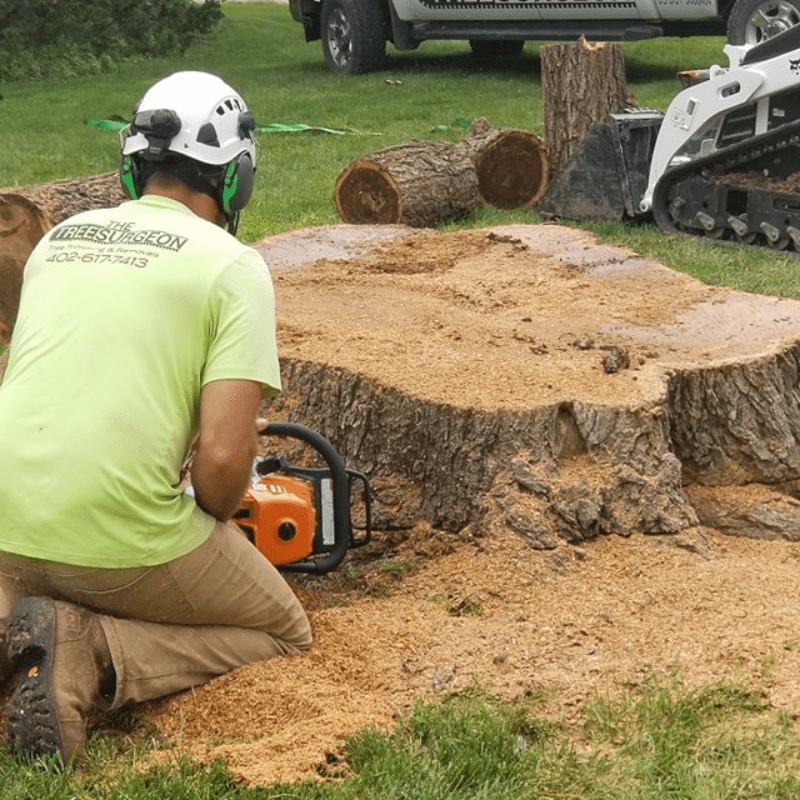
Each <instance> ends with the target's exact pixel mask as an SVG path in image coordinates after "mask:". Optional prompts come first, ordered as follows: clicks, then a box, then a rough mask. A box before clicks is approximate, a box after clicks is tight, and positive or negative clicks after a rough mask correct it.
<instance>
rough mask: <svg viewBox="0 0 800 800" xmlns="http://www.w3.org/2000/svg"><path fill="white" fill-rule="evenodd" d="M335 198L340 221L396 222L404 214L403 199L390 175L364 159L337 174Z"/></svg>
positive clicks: (364, 222) (362, 222)
mask: <svg viewBox="0 0 800 800" xmlns="http://www.w3.org/2000/svg"><path fill="white" fill-rule="evenodd" d="M334 200H335V202H336V210H337V211H338V212H339V216H340V217H341V219H342V222H347V223H350V224H352V225H395V224H398V223H399V222H400V220H401V218H402V216H403V201H402V198H401V195H400V191H399V189H398V187H397V184H396V183H395V181H394V179H393V178H392V176H391V175H390V174H389V173H388V172H387V171H386V170H385V169H384V168H383V167H381V166H380V165H378V164H375V163H374V162H372V161H368V160H364V159H362V160H360V161H355V162H353V163H352V164H350V165H349V166H348V167H347V168H346V169H345V170H344V171H343V172H342V173H341V175H339V178H338V180H337V181H336V188H335V190H334Z"/></svg>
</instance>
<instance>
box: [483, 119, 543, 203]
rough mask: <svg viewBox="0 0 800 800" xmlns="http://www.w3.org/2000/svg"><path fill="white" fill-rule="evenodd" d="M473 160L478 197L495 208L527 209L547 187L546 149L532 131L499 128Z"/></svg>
mask: <svg viewBox="0 0 800 800" xmlns="http://www.w3.org/2000/svg"><path fill="white" fill-rule="evenodd" d="M473 161H474V163H475V170H476V172H477V174H478V188H479V190H480V193H481V197H483V199H484V200H485V201H486V202H487V203H489V204H490V205H493V206H495V207H496V208H530V207H531V206H533V205H534V204H535V203H536V202H537V201H538V200H539V198H540V197H541V196H542V194H543V193H544V190H545V188H546V186H547V151H546V149H545V147H544V144H543V142H542V141H541V139H539V137H538V136H536V135H535V134H533V133H529V132H527V131H516V130H507V131H503V132H502V133H501V134H500V135H498V136H496V137H495V138H493V139H492V140H491V142H490V143H488V144H487V145H486V146H485V147H484V148H483V149H482V150H480V151H479V152H478V153H477V154H476V155H475V157H474V159H473Z"/></svg>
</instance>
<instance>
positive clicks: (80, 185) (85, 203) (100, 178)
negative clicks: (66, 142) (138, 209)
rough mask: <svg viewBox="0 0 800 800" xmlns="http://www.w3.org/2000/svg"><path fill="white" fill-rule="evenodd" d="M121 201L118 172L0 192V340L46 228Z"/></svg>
mask: <svg viewBox="0 0 800 800" xmlns="http://www.w3.org/2000/svg"><path fill="white" fill-rule="evenodd" d="M125 199H126V198H125V196H124V194H123V191H122V187H121V186H120V182H119V174H118V173H117V172H108V173H105V174H103V175H92V176H90V177H87V178H71V179H70V180H65V181H57V182H55V183H45V184H41V185H39V186H23V187H15V188H14V189H7V190H0V341H3V342H8V340H9V339H10V337H11V329H12V328H13V326H14V321H15V319H16V317H17V309H18V307H19V294H20V289H21V286H22V270H23V268H24V266H25V262H26V261H27V260H28V256H29V255H30V253H31V251H32V250H33V248H34V247H35V246H36V243H37V242H38V241H39V239H40V238H41V237H42V236H43V235H44V234H45V232H46V231H48V230H49V229H50V228H51V227H52V226H53V225H57V224H58V223H59V222H61V221H63V220H65V219H66V218H67V217H71V216H72V215H73V214H77V213H78V212H79V211H88V210H90V209H93V208H108V207H113V206H117V205H119V204H120V203H121V202H123V200H125ZM0 380H2V371H1V370H0Z"/></svg>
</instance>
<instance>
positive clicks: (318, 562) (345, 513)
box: [259, 422, 350, 575]
mask: <svg viewBox="0 0 800 800" xmlns="http://www.w3.org/2000/svg"><path fill="white" fill-rule="evenodd" d="M259 434H260V435H261V436H284V437H288V438H290V439H299V440H300V441H301V442H305V443H306V444H308V445H310V446H311V447H313V448H314V450H316V451H317V452H318V453H319V454H320V455H321V456H322V458H323V460H324V461H325V463H326V464H327V465H328V468H329V469H330V471H331V482H332V484H333V524H334V530H335V531H337V532H339V531H341V535H337V536H336V539H335V541H334V544H333V548H332V549H331V551H330V552H329V553H328V554H327V555H325V556H323V557H322V558H319V559H315V560H313V561H296V562H294V563H292V564H282V565H281V567H280V569H281V571H282V572H310V573H314V574H318V575H321V574H322V573H325V572H330V571H331V570H332V569H335V568H336V567H338V566H339V564H340V563H341V562H342V560H343V559H344V557H345V556H346V555H347V547H348V545H349V543H350V482H349V479H348V477H347V470H346V468H345V466H344V464H343V463H342V459H341V458H340V457H339V454H338V453H337V452H336V450H335V449H334V448H333V445H332V444H331V443H330V442H329V441H328V440H327V439H326V438H325V437H324V436H321V435H320V434H318V433H317V432H316V431H314V430H312V429H311V428H307V427H306V426H305V425H300V424H298V423H296V422H270V423H269V425H267V427H266V428H263V429H262V430H260V431H259Z"/></svg>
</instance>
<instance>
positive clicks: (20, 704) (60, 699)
mask: <svg viewBox="0 0 800 800" xmlns="http://www.w3.org/2000/svg"><path fill="white" fill-rule="evenodd" d="M7 639H8V657H9V659H10V660H11V663H12V666H13V667H14V669H15V675H16V679H17V685H16V689H15V691H14V694H13V695H12V696H11V699H10V700H9V701H8V704H7V706H6V723H7V726H8V740H9V743H10V744H11V746H12V748H13V749H14V750H15V751H16V752H17V753H18V754H19V755H21V756H22V757H25V758H36V757H39V756H55V755H60V756H61V759H62V761H63V763H64V764H65V765H66V764H68V763H69V762H70V760H71V759H73V758H74V757H76V756H80V755H81V754H82V753H83V744H84V738H85V735H86V718H87V716H88V715H89V714H90V713H91V712H92V711H94V710H98V709H102V708H108V706H109V705H110V703H109V702H108V700H104V698H103V694H102V692H103V689H104V688H105V689H107V690H108V688H109V682H111V681H113V679H114V669H113V666H112V662H111V654H110V651H109V648H108V641H107V640H106V637H105V634H104V633H103V629H102V627H101V625H100V621H99V619H98V618H97V616H96V615H95V614H93V613H92V612H91V611H89V610H88V609H85V608H81V607H80V606H76V605H73V604H71V603H62V602H57V601H55V600H51V599H50V598H48V597H24V598H22V599H21V600H18V601H17V602H16V603H15V604H14V605H13V606H12V608H11V614H10V616H9V622H8V634H7Z"/></svg>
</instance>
